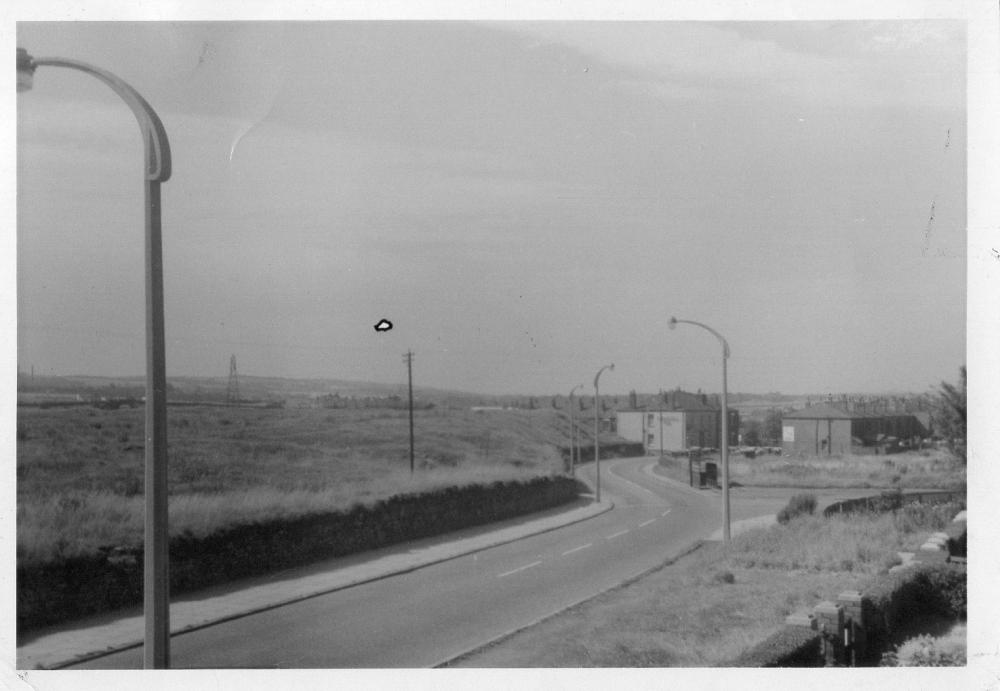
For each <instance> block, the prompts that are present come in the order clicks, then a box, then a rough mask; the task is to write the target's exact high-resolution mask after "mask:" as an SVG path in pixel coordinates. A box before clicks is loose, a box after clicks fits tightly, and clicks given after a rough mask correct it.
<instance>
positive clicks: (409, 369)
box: [403, 350, 413, 475]
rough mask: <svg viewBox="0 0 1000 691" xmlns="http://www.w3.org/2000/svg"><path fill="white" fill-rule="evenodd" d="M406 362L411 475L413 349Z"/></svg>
mask: <svg viewBox="0 0 1000 691" xmlns="http://www.w3.org/2000/svg"><path fill="white" fill-rule="evenodd" d="M403 362H405V363H406V375H407V380H408V381H409V385H410V475H412V474H413V351H412V350H408V351H406V354H405V355H404V356H403Z"/></svg>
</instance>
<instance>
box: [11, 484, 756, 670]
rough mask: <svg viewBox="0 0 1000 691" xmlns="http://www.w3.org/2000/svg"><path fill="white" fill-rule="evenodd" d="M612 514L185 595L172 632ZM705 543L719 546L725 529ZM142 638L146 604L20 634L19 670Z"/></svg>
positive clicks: (536, 523) (589, 512) (427, 543)
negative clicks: (711, 542)
mask: <svg viewBox="0 0 1000 691" xmlns="http://www.w3.org/2000/svg"><path fill="white" fill-rule="evenodd" d="M612 508H614V505H613V503H611V502H607V501H604V502H600V503H598V502H595V501H594V500H593V497H592V496H588V495H584V496H583V497H581V498H580V499H579V500H578V501H576V502H574V503H573V504H571V505H569V506H568V507H561V508H557V509H552V510H549V511H545V512H542V513H540V514H535V515H534V517H527V518H524V517H522V518H518V519H512V520H509V521H504V522H501V523H497V524H493V525H492V526H487V527H478V528H470V529H466V530H463V531H458V532H456V533H451V534H448V535H444V536H438V537H434V538H427V539H424V540H419V541H415V542H409V543H405V544H404V545H397V546H394V547H389V548H385V549H381V550H376V551H373V552H370V553H365V554H362V555H355V556H352V557H345V558H339V559H332V560H327V561H323V562H319V563H316V564H312V565H309V566H304V567H299V568H295V569H289V570H286V571H282V572H279V573H276V574H270V575H267V576H262V577H257V578H252V579H244V580H241V581H238V582H235V583H230V584H225V585H222V586H215V587H212V588H207V589H205V590H201V591H198V592H195V593H188V594H184V595H179V596H177V597H174V598H172V599H171V603H170V633H171V635H176V634H179V633H183V632H186V631H192V630H195V629H200V628H204V627H207V626H211V625H213V624H218V623H221V622H224V621H227V620H230V619H236V618H238V617H243V616H247V615H250V614H254V613H256V612H261V611H264V610H268V609H273V608H276V607H281V606H283V605H287V604H290V603H293V602H298V601H300V600H305V599H308V598H311V597H316V596H319V595H323V594H326V593H330V592H334V591H337V590H342V589H344V588H350V587H353V586H357V585H360V584H362V583H369V582H371V581H376V580H379V579H382V578H388V577H390V576H395V575H398V574H402V573H406V572H409V571H413V570H415V569H419V568H422V567H425V566H430V565H432V564H437V563H440V562H442V561H446V560H449V559H456V558H458V557H462V556H465V555H467V554H472V553H474V552H479V551H482V550H485V549H489V548H491V547H496V546H498V545H502V544H506V543H508V542H513V541H515V540H520V539H522V538H525V537H529V536H531V535H537V534H539V533H544V532H547V531H550V530H555V529H557V528H561V527H563V526H566V525H570V524H572V523H577V522H579V521H584V520H587V519H588V518H592V517H594V516H597V515H600V514H602V513H605V512H607V511H610V510H611V509H612ZM774 520H775V519H774V514H773V512H772V513H770V514H768V515H766V516H759V517H756V518H750V519H747V520H742V521H734V522H733V523H732V525H731V531H732V534H734V535H735V534H738V533H740V532H743V531H745V530H748V529H751V528H755V527H759V526H763V525H768V524H771V523H774ZM707 539H708V540H721V539H722V532H721V529H720V530H718V531H716V534H713V535H712V536H710V537H708V538H707ZM144 634H145V619H144V616H143V612H142V608H141V606H139V607H133V608H129V609H125V610H120V611H118V612H112V613H108V614H103V615H98V616H94V617H90V618H87V619H83V620H79V621H75V622H69V623H67V624H63V625H60V626H54V627H50V628H46V629H41V630H37V631H31V632H29V633H27V634H25V635H23V636H22V643H21V645H19V646H18V648H17V668H18V669H59V668H61V667H66V666H68V665H71V664H74V663H78V662H83V661H84V660H88V659H92V658H95V657H100V656H101V655H106V654H108V653H112V652H117V651H120V650H125V649H128V648H134V647H138V646H141V645H142V644H143V637H144Z"/></svg>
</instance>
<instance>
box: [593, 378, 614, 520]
mask: <svg viewBox="0 0 1000 691" xmlns="http://www.w3.org/2000/svg"><path fill="white" fill-rule="evenodd" d="M606 369H609V370H611V371H612V372H614V370H615V365H614V363H611V364H610V365H605V366H604V367H602V368H601V369H599V370H597V374H596V375H595V376H594V464H595V468H596V469H597V501H598V502H600V501H601V447H600V443H599V442H598V437H599V436H600V433H601V390H600V389H599V388H598V386H597V382H598V380H600V378H601V373H602V372H603V371H604V370H606Z"/></svg>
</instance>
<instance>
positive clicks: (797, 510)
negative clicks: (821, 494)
mask: <svg viewBox="0 0 1000 691" xmlns="http://www.w3.org/2000/svg"><path fill="white" fill-rule="evenodd" d="M815 511H816V495H815V494H810V493H808V492H803V493H801V494H796V495H795V496H793V497H792V498H791V499H789V500H788V504H787V505H786V506H785V508H783V509H782V510H781V511H779V512H778V522H779V523H788V522H789V521H790V520H792V519H793V518H795V517H796V516H802V515H810V516H811V515H812V514H813V513H815Z"/></svg>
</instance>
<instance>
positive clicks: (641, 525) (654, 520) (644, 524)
mask: <svg viewBox="0 0 1000 691" xmlns="http://www.w3.org/2000/svg"><path fill="white" fill-rule="evenodd" d="M650 523H656V519H655V518H650V519H649V520H648V521H646V522H645V523H640V524H639V527H640V528H645V527H646V526H647V525H649V524H650Z"/></svg>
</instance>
